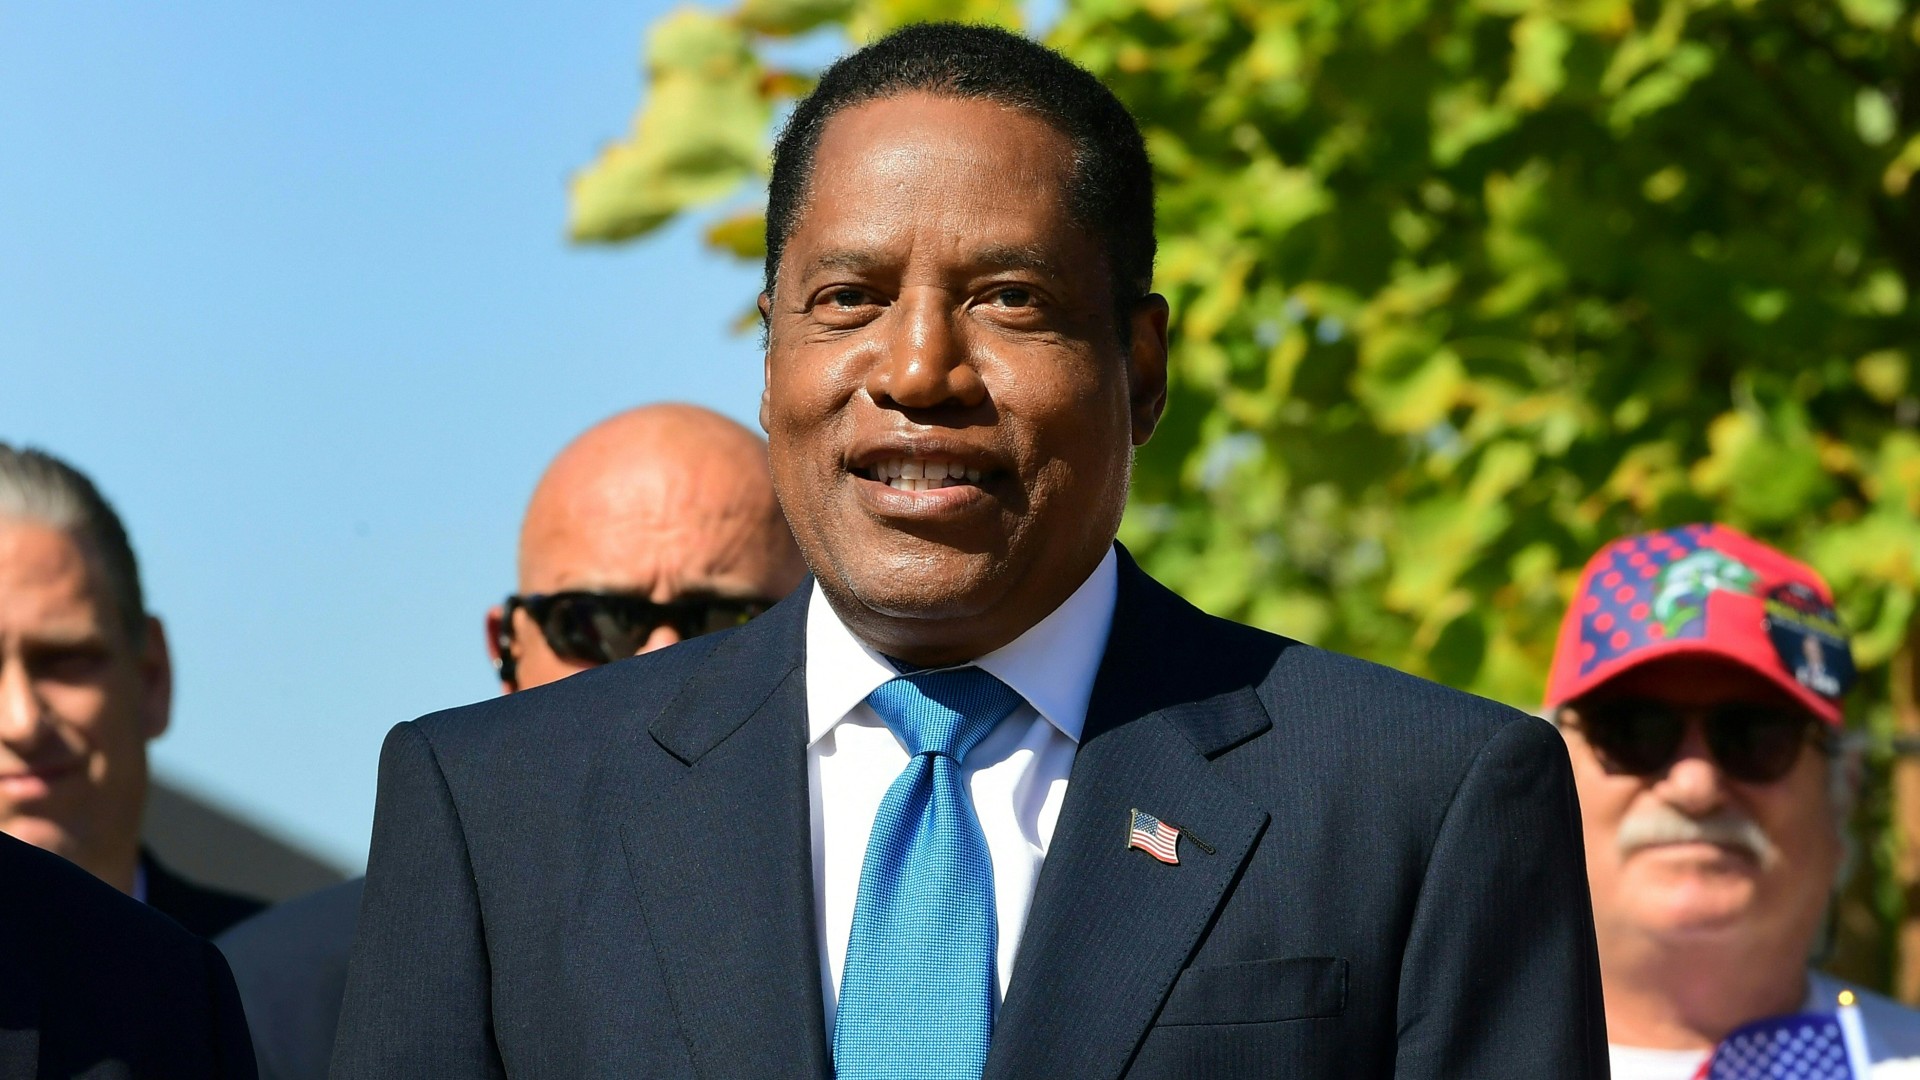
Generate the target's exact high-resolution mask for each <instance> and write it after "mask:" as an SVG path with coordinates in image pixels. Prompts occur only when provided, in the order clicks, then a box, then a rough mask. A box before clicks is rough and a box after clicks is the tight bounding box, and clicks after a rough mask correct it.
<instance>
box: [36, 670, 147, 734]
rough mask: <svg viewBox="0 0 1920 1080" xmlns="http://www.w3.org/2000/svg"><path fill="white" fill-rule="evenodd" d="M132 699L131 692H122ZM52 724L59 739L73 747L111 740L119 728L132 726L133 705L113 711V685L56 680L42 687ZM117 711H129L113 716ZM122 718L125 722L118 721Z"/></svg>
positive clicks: (42, 695)
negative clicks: (121, 715)
mask: <svg viewBox="0 0 1920 1080" xmlns="http://www.w3.org/2000/svg"><path fill="white" fill-rule="evenodd" d="M122 696H125V697H127V698H128V700H131V695H122ZM41 697H42V699H43V700H44V701H45V702H46V703H47V712H48V713H49V715H50V718H51V721H52V726H53V728H54V730H55V732H56V733H57V734H58V736H59V738H60V740H61V741H62V742H65V743H67V744H68V745H69V746H72V747H74V748H76V749H78V748H81V747H87V748H94V747H98V746H99V745H100V744H101V743H102V742H103V741H111V740H112V737H113V734H114V733H115V731H116V730H117V729H118V728H121V727H129V726H134V724H135V721H134V720H133V719H132V717H131V714H132V713H133V712H134V710H133V709H132V708H123V709H119V710H116V709H114V708H113V706H114V705H115V704H117V702H116V701H115V694H114V688H112V687H110V686H107V685H105V684H101V683H81V684H73V683H56V684H53V685H51V686H46V687H44V688H42V690H41ZM116 711H118V712H121V713H127V714H129V715H128V716H126V717H115V716H114V713H115V712H116ZM117 721H124V722H117Z"/></svg>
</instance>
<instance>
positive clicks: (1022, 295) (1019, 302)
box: [993, 285, 1033, 308]
mask: <svg viewBox="0 0 1920 1080" xmlns="http://www.w3.org/2000/svg"><path fill="white" fill-rule="evenodd" d="M993 302H994V303H995V304H997V305H999V306H1000V307H1010V308H1023V307H1032V306H1033V292H1032V291H1031V290H1029V289H1024V288H1021V287H1020V286H1018V285H1007V286H1004V287H1002V288H998V289H995V290H994V291H993Z"/></svg>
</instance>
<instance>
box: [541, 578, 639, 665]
mask: <svg viewBox="0 0 1920 1080" xmlns="http://www.w3.org/2000/svg"><path fill="white" fill-rule="evenodd" d="M643 608H651V605H649V604H646V603H645V601H639V602H634V601H629V600H627V599H626V598H625V597H617V596H594V595H590V594H582V595H575V596H556V597H554V598H553V600H552V602H551V605H550V606H549V607H548V608H547V612H546V617H545V618H544V619H542V620H541V622H540V630H541V632H542V633H543V634H545V635H546V638H547V644H548V645H549V646H552V648H553V651H554V652H555V653H557V654H558V655H560V656H563V657H566V658H567V659H569V660H575V661H579V662H581V663H587V664H608V663H612V662H613V661H615V660H622V659H625V658H626V657H629V656H632V655H633V654H634V653H636V652H639V651H640V646H642V645H644V644H646V641H647V635H648V634H649V633H651V632H652V630H653V621H652V620H651V619H650V618H648V617H647V614H646V612H645V611H643V610H641V609H643Z"/></svg>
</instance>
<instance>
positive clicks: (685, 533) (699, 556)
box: [488, 404, 806, 689]
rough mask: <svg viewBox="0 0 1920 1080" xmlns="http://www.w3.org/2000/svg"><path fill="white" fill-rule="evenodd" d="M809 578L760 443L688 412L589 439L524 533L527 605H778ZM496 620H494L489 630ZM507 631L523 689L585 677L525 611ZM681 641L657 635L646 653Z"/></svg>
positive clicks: (634, 414)
mask: <svg viewBox="0 0 1920 1080" xmlns="http://www.w3.org/2000/svg"><path fill="white" fill-rule="evenodd" d="M805 573H806V568H805V566H804V565H803V564H802V563H801V561H800V555H799V552H798V551H797V550H796V549H795V548H794V544H793V537H792V535H791V534H790V533H789V532H788V530H787V524H786V520H785V519H784V518H783V517H781V515H780V506H779V504H778V503H777V502H776V501H775V500H774V496H773V484H772V480H771V478H770V475H769V472H768V469H767V449H766V443H765V442H763V441H762V440H761V439H760V437H759V436H757V435H755V434H754V433H753V432H751V431H748V430H747V429H746V428H744V427H742V426H741V425H739V424H737V423H735V422H734V421H732V420H729V419H727V418H726V417H724V416H721V415H720V414H719V413H716V412H713V411H711V410H708V409H703V408H699V407H697V406H693V405H679V404H663V405H649V406H645V407H643V408H638V409H633V410H631V411H629V412H624V413H621V414H619V415H618V416H614V417H612V418H610V419H608V420H604V421H602V422H601V423H599V424H596V425H594V426H593V427H592V428H590V429H588V430H587V432H586V433H585V434H583V435H581V436H580V437H579V438H577V439H575V440H574V441H573V442H572V443H571V444H570V445H568V446H567V448H566V449H565V450H562V451H561V452H560V455H559V456H558V457H556V458H555V459H554V460H553V463H552V464H551V465H549V466H548V467H547V471H546V474H545V475H544V476H542V477H541V478H540V484H539V486H538V487H537V488H535V489H534V493H533V500H532V502H531V503H530V504H529V505H528V506H527V516H526V519H525V521H524V522H523V523H522V525H521V529H520V580H519V591H520V592H521V593H522V594H533V593H542V594H545V593H555V592H562V591H567V590H591V591H598V592H618V593H629V594H633V595H637V596H644V597H646V598H647V599H650V600H653V601H654V602H656V603H666V602H669V601H672V600H676V599H682V598H686V597H699V596H722V597H737V598H765V599H777V598H779V597H781V596H784V595H786V594H787V593H788V592H790V591H792V589H793V588H794V586H795V585H797V584H798V583H799V582H800V579H801V577H802V576H803V575H804V574H805ZM498 619H499V614H498V612H497V610H496V613H495V614H494V616H493V617H492V618H490V620H489V621H490V623H491V624H494V626H493V628H494V629H498V626H497V620H498ZM514 621H515V624H516V625H515V626H513V627H512V631H513V632H512V635H511V636H512V638H513V640H514V642H515V644H516V651H517V653H518V655H517V658H516V659H517V663H516V667H517V668H518V679H517V680H516V681H517V683H518V685H519V686H532V685H537V684H538V683H541V682H547V681H551V679H555V678H559V677H561V676H563V675H567V674H571V673H572V672H574V671H577V670H580V668H581V667H582V666H584V665H583V664H581V663H578V662H569V661H566V660H564V659H563V658H560V657H556V656H553V655H552V652H551V650H550V649H548V648H547V647H546V643H545V641H544V640H543V639H542V638H541V636H540V634H539V631H538V628H537V627H535V626H534V625H533V623H532V621H531V619H530V618H529V617H528V616H527V614H526V613H525V612H524V611H516V612H515V614H514ZM488 637H489V641H490V642H495V641H497V640H498V639H499V635H498V634H497V633H489V635H488ZM677 640H679V638H678V635H677V634H676V633H675V632H674V631H673V630H672V629H671V628H670V627H664V626H663V627H660V628H659V629H658V630H657V631H655V634H654V637H653V638H650V639H649V640H648V641H647V645H646V648H648V649H652V648H659V647H661V646H664V645H670V644H672V643H673V642H674V641H677ZM495 647H496V648H497V646H495ZM513 688H514V687H513V686H509V687H508V689H513Z"/></svg>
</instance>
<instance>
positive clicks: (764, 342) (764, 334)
mask: <svg viewBox="0 0 1920 1080" xmlns="http://www.w3.org/2000/svg"><path fill="white" fill-rule="evenodd" d="M755 304H756V305H757V306H758V307H759V308H760V335H761V339H760V345H761V349H760V430H761V431H767V432H769V433H771V432H770V430H769V428H768V427H767V421H768V419H769V417H770V415H771V413H772V404H773V403H772V402H771V401H769V400H768V395H769V394H770V393H771V392H772V386H773V346H772V339H771V337H770V335H771V334H772V333H773V329H772V328H773V297H771V296H768V295H767V294H766V293H761V294H760V299H759V300H757V301H755Z"/></svg>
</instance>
